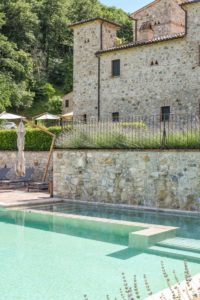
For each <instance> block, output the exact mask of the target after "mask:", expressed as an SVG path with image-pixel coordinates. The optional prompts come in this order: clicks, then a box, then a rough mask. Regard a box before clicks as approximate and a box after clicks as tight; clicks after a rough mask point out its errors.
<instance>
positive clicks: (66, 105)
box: [65, 99, 69, 108]
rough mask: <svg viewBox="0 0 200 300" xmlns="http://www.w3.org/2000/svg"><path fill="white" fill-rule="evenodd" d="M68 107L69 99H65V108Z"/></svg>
mask: <svg viewBox="0 0 200 300" xmlns="http://www.w3.org/2000/svg"><path fill="white" fill-rule="evenodd" d="M68 107H69V99H65V108H68Z"/></svg>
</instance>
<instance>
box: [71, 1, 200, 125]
mask: <svg viewBox="0 0 200 300" xmlns="http://www.w3.org/2000/svg"><path fill="white" fill-rule="evenodd" d="M181 2H182V3H181ZM131 17H132V18H133V27H134V37H133V42H131V43H129V44H124V45H120V46H116V44H115V42H116V35H117V30H118V29H119V25H118V24H115V23H113V22H110V21H108V20H104V19H102V18H95V19H90V20H87V21H82V22H78V23H75V24H73V25H71V26H70V27H71V28H73V30H74V91H73V102H74V108H73V111H74V115H75V116H80V115H81V116H83V117H84V119H89V118H91V117H92V118H96V119H102V118H109V119H113V120H115V121H116V120H118V119H119V118H128V117H132V116H135V115H160V113H165V114H166V113H167V114H170V113H173V114H177V113H192V114H199V107H200V0H190V1H186V2H183V1H179V0H156V1H154V2H152V3H151V4H149V5H147V6H145V7H144V8H142V9H140V10H139V11H137V12H135V13H133V14H131Z"/></svg>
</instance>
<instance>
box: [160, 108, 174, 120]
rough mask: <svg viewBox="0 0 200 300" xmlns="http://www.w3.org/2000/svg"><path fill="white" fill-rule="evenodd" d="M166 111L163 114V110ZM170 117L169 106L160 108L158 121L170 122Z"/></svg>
mask: <svg viewBox="0 0 200 300" xmlns="http://www.w3.org/2000/svg"><path fill="white" fill-rule="evenodd" d="M165 109H166V110H168V111H167V112H164V110H165ZM170 115H171V107H170V105H165V106H161V109H160V121H161V122H169V121H170Z"/></svg>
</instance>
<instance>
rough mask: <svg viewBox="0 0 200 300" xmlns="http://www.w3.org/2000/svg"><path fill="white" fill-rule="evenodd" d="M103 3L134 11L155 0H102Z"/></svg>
mask: <svg viewBox="0 0 200 300" xmlns="http://www.w3.org/2000/svg"><path fill="white" fill-rule="evenodd" d="M100 1H101V3H103V4H106V5H109V6H116V7H117V8H122V9H123V10H125V11H126V12H129V13H130V12H133V11H135V10H137V9H139V8H140V7H142V6H144V5H146V4H148V3H150V2H152V1H153V0H100Z"/></svg>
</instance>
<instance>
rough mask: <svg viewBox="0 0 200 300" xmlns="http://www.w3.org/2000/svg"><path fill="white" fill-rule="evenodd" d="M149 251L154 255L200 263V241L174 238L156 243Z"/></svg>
mask: <svg viewBox="0 0 200 300" xmlns="http://www.w3.org/2000/svg"><path fill="white" fill-rule="evenodd" d="M147 251H148V252H149V253H152V254H159V255H161V256H162V255H163V256H168V257H171V258H179V259H185V260H186V261H194V262H199V263H200V240H194V239H187V238H180V237H174V238H170V239H166V240H164V241H161V242H158V243H156V244H155V245H154V246H152V247H149V248H148V250H147Z"/></svg>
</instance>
